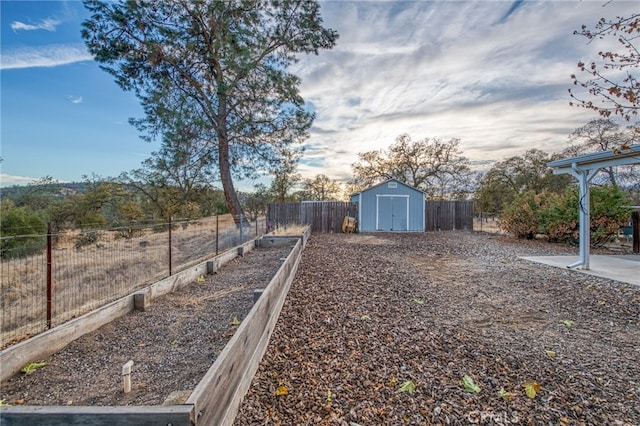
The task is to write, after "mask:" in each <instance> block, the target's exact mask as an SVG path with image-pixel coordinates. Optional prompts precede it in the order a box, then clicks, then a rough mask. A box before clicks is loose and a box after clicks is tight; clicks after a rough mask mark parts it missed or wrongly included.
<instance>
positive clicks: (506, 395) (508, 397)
mask: <svg viewBox="0 0 640 426" xmlns="http://www.w3.org/2000/svg"><path fill="white" fill-rule="evenodd" d="M498 396H499V397H500V398H502V399H504V400H505V401H511V400H512V399H513V394H512V393H511V392H507V391H506V390H504V388H503V387H500V390H499V391H498Z"/></svg>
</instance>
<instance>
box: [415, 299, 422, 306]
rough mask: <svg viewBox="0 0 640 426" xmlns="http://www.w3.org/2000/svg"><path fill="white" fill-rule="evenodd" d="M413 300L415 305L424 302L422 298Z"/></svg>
mask: <svg viewBox="0 0 640 426" xmlns="http://www.w3.org/2000/svg"><path fill="white" fill-rule="evenodd" d="M413 302H414V303H415V304H416V305H422V304H423V303H424V299H413Z"/></svg>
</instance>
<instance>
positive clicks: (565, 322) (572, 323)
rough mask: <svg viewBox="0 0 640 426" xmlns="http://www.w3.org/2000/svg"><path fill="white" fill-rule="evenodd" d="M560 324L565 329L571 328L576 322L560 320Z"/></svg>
mask: <svg viewBox="0 0 640 426" xmlns="http://www.w3.org/2000/svg"><path fill="white" fill-rule="evenodd" d="M562 323H563V324H564V325H566V326H567V327H571V326H572V325H574V324H575V323H576V322H575V321H572V320H562Z"/></svg>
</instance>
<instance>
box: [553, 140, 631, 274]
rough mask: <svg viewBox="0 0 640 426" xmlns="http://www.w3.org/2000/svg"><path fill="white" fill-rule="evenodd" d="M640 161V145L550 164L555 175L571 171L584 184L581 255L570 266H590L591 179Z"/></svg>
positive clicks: (582, 186) (581, 193) (582, 189)
mask: <svg viewBox="0 0 640 426" xmlns="http://www.w3.org/2000/svg"><path fill="white" fill-rule="evenodd" d="M630 164H640V145H631V146H630V147H628V149H621V150H616V151H603V152H596V153H593V154H586V155H581V156H578V157H573V158H565V159H563V160H556V161H551V162H549V163H547V166H548V167H551V168H552V169H553V174H554V175H557V174H570V175H571V176H573V177H575V178H576V179H577V180H578V185H579V187H580V205H579V209H580V211H579V213H580V255H579V257H578V261H577V262H576V263H573V264H571V265H568V266H567V268H577V267H580V269H585V270H588V269H589V248H590V246H591V218H590V211H591V206H590V195H591V191H590V190H589V182H591V179H593V177H594V176H595V175H596V174H597V173H598V171H599V170H600V169H602V168H604V167H613V166H624V165H630Z"/></svg>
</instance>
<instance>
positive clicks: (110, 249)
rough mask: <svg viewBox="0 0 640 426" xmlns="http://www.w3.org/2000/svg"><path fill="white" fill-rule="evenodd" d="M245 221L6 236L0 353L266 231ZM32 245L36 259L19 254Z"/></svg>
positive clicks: (0, 270)
mask: <svg viewBox="0 0 640 426" xmlns="http://www.w3.org/2000/svg"><path fill="white" fill-rule="evenodd" d="M240 219H242V220H237V221H234V220H233V217H232V216H230V215H223V216H215V217H210V218H204V219H199V220H195V221H172V222H168V223H154V224H150V225H149V224H147V225H131V226H127V227H121V228H115V229H103V230H93V231H90V232H80V231H69V232H64V233H60V234H51V233H49V234H47V235H28V236H17V237H0V238H3V239H6V238H13V239H14V240H12V244H10V246H12V247H15V248H13V249H9V250H4V251H3V258H2V260H1V261H0V279H1V281H0V308H1V309H2V312H1V314H0V317H1V320H2V322H1V324H0V348H4V347H6V346H8V345H10V344H12V343H16V342H18V341H20V340H23V339H25V338H28V337H30V336H32V335H35V334H38V333H41V332H43V331H46V330H47V329H49V328H51V327H53V326H56V325H59V324H62V323H64V322H66V321H68V320H70V319H72V318H75V317H77V316H80V315H82V314H84V313H87V312H90V311H91V310H94V309H96V308H98V307H100V306H103V305H105V304H108V303H110V302H112V301H114V300H116V299H118V298H120V297H123V296H125V295H127V294H129V293H131V292H134V291H136V290H138V289H140V288H142V287H144V286H146V285H149V284H151V283H153V282H156V281H158V280H161V279H163V278H166V277H168V276H170V275H172V274H173V273H176V272H178V271H180V270H183V269H186V268H188V267H190V266H193V265H195V264H197V263H199V262H202V261H204V260H205V259H207V258H210V257H213V256H215V255H216V254H218V253H220V252H222V251H224V250H227V249H229V248H231V247H234V246H237V245H239V244H241V243H242V242H245V241H248V240H250V239H252V238H255V237H257V236H259V235H262V234H263V233H265V232H266V221H265V219H259V220H256V221H253V222H249V221H247V220H246V219H245V218H240ZM236 222H240V223H242V226H239V225H237V224H236ZM27 242H28V244H30V246H31V247H32V248H31V250H30V252H31V254H30V255H25V253H24V252H23V251H22V252H18V251H19V250H23V247H24V244H22V243H25V244H26V243H27ZM33 247H39V248H38V249H36V250H33ZM11 250H16V252H15V253H12V252H11Z"/></svg>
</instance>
